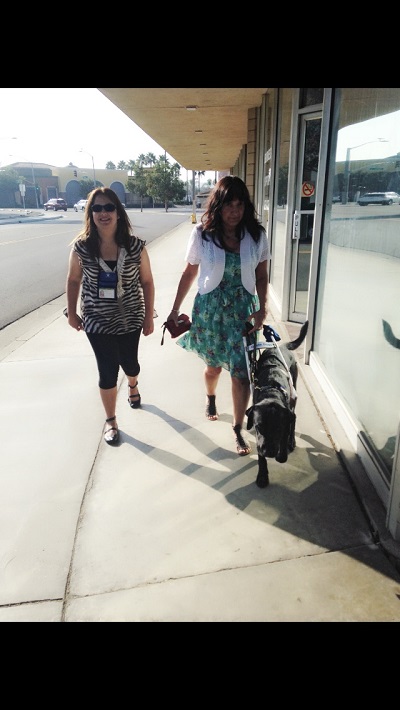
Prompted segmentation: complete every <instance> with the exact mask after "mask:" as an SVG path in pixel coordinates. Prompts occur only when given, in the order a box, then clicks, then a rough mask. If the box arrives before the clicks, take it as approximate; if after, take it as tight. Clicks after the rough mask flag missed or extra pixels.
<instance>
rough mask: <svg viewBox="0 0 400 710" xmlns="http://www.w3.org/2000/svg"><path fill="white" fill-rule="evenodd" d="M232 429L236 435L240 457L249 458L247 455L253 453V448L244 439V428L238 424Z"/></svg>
mask: <svg viewBox="0 0 400 710" xmlns="http://www.w3.org/2000/svg"><path fill="white" fill-rule="evenodd" d="M232 429H233V431H234V433H235V440H236V451H237V452H238V454H239V456H247V454H250V453H251V448H250V446H249V445H248V444H247V443H246V441H245V440H244V439H243V436H242V433H241V430H242V427H241V426H240V424H236V425H235V426H233V427H232Z"/></svg>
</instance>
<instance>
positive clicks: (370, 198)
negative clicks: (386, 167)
mask: <svg viewBox="0 0 400 710" xmlns="http://www.w3.org/2000/svg"><path fill="white" fill-rule="evenodd" d="M394 203H396V204H399V203H400V195H398V194H397V192H366V193H365V195H362V196H361V197H359V198H358V204H359V205H360V206H361V207H362V206H363V205H393V204H394Z"/></svg>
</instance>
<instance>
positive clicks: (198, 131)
mask: <svg viewBox="0 0 400 710" xmlns="http://www.w3.org/2000/svg"><path fill="white" fill-rule="evenodd" d="M195 133H203V131H200V130H197V131H195Z"/></svg>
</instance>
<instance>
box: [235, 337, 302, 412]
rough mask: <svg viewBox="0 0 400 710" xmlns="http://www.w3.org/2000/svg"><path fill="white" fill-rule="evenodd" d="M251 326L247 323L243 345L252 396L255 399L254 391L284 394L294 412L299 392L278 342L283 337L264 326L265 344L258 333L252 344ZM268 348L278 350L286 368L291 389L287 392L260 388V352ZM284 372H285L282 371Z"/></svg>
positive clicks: (271, 387) (278, 387) (280, 389)
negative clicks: (259, 338)
mask: <svg viewBox="0 0 400 710" xmlns="http://www.w3.org/2000/svg"><path fill="white" fill-rule="evenodd" d="M251 327H252V326H251V324H250V323H246V330H247V334H246V335H245V336H244V337H243V344H244V351H245V356H246V364H247V372H248V375H249V381H250V386H251V388H252V394H253V397H254V389H258V390H261V389H276V390H279V391H281V392H283V393H284V395H285V397H286V400H287V403H288V405H289V407H290V409H292V410H294V408H295V404H296V400H297V392H296V390H295V388H294V384H293V379H292V375H291V373H290V370H289V368H288V366H287V364H286V360H285V358H284V357H283V355H282V353H281V351H280V349H279V346H278V343H277V340H280V339H281V337H280V335H279V334H278V333H277V332H276V331H275V330H274V329H273V328H272V327H271V326H270V325H264V326H263V335H264V338H265V341H264V342H260V341H258V331H255V332H254V334H253V335H254V342H253V343H250V342H249V341H250V340H251V336H249V335H248V331H249V330H250V329H251ZM267 348H276V351H277V354H278V357H279V359H280V360H281V362H282V363H283V365H284V367H285V371H284V374H285V375H286V376H287V378H288V384H289V389H288V390H286V389H285V388H284V387H282V386H281V385H266V386H263V387H259V385H258V383H257V364H258V360H259V356H260V353H259V351H260V350H265V349H267ZM257 356H258V357H257ZM282 372H283V370H282Z"/></svg>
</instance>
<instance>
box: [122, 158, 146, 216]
mask: <svg viewBox="0 0 400 710" xmlns="http://www.w3.org/2000/svg"><path fill="white" fill-rule="evenodd" d="M142 157H144V156H139V158H138V159H137V160H130V161H129V170H130V171H131V172H132V173H133V175H131V177H130V178H129V179H128V181H127V182H126V183H125V187H126V189H127V190H128V192H132V193H133V194H136V195H139V196H140V211H141V212H143V197H145V196H146V195H147V194H148V191H147V179H146V170H145V168H144V167H143V163H142V160H141V158H142Z"/></svg>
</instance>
